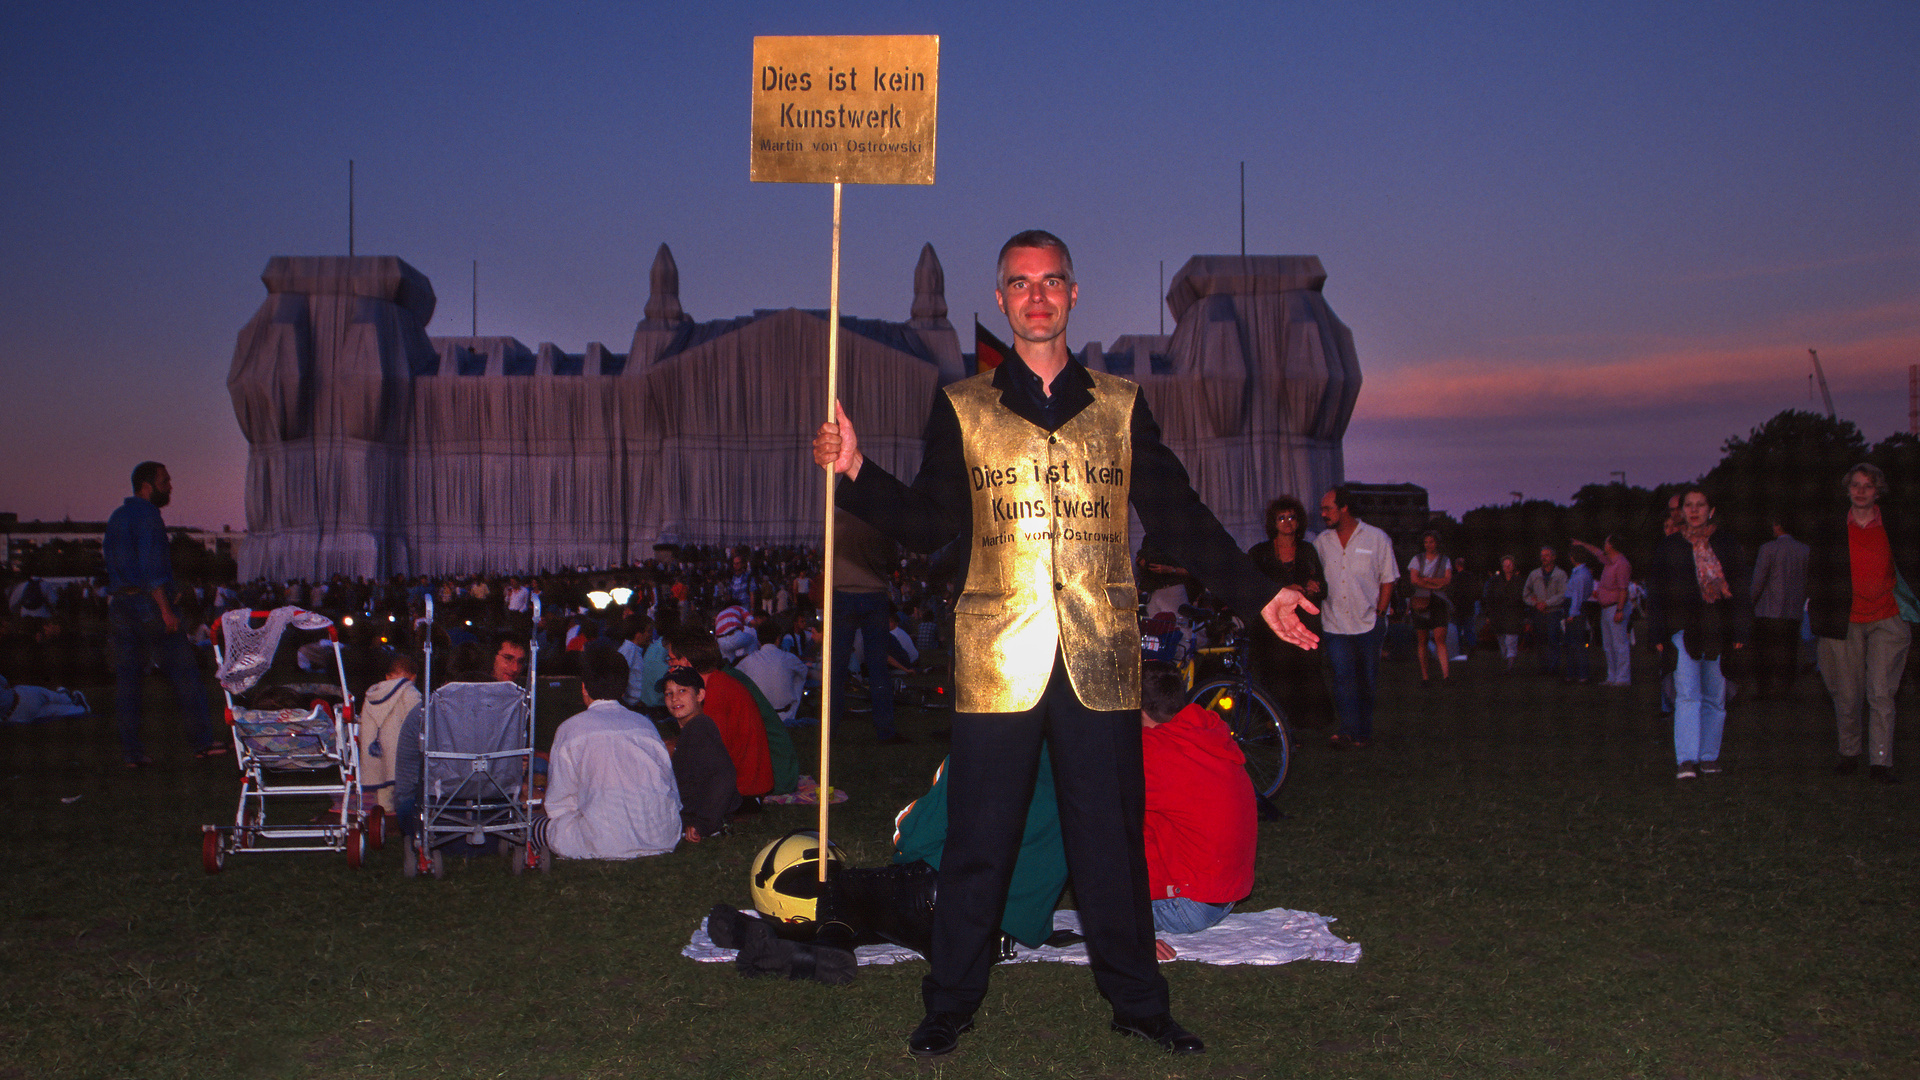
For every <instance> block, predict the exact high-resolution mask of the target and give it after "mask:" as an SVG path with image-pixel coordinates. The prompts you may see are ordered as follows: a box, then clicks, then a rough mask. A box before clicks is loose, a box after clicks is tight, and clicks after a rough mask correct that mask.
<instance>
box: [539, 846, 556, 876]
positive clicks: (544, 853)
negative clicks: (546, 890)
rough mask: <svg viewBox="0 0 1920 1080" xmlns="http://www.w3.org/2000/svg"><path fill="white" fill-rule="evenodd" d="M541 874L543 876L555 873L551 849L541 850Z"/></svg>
mask: <svg viewBox="0 0 1920 1080" xmlns="http://www.w3.org/2000/svg"><path fill="white" fill-rule="evenodd" d="M540 872H541V873H543V874H550V873H552V872H553V849H552V848H550V847H546V848H541V849H540Z"/></svg>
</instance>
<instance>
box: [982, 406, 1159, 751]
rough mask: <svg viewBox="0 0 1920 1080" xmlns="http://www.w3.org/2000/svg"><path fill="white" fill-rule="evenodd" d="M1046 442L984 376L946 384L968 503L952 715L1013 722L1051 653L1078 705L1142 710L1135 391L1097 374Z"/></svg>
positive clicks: (1028, 704) (1030, 702)
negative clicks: (1088, 397)
mask: <svg viewBox="0 0 1920 1080" xmlns="http://www.w3.org/2000/svg"><path fill="white" fill-rule="evenodd" d="M1090 374H1092V376H1093V384H1094V385H1093V404H1092V405H1090V406H1088V407H1087V408H1085V409H1083V410H1081V412H1080V415H1078V416H1076V417H1074V418H1073V419H1072V420H1069V421H1067V422H1066V424H1064V425H1062V426H1061V428H1060V430H1058V431H1056V432H1054V433H1053V434H1051V435H1049V434H1047V432H1045V431H1043V430H1041V429H1040V428H1038V427H1035V426H1034V425H1033V424H1031V423H1029V422H1028V421H1026V420H1023V419H1021V418H1020V417H1019V416H1016V415H1014V414H1013V413H1012V412H1011V411H1009V410H1008V409H1005V408H1003V407H1002V406H1001V404H1000V390H999V389H998V388H996V387H995V386H994V385H993V373H992V372H983V373H981V374H979V375H976V376H974V377H972V378H970V379H966V380H963V381H961V382H957V383H954V384H953V385H951V386H949V387H947V389H946V394H947V398H948V400H949V401H951V402H952V403H953V411H954V413H955V414H956V415H957V416H958V417H959V419H960V435H961V444H962V449H963V452H964V454H965V457H966V464H967V482H968V487H969V490H970V491H971V493H972V497H973V553H972V558H971V561H970V563H969V567H968V570H967V591H966V592H964V593H962V594H961V596H960V600H959V602H958V603H957V604H956V605H955V606H954V619H953V657H954V690H955V698H956V700H955V702H954V708H955V709H956V710H958V711H961V712H975V713H1008V712H1024V711H1025V710H1027V709H1031V708H1033V707H1034V706H1035V705H1036V704H1038V703H1039V701H1040V695H1041V693H1042V692H1044V691H1045V690H1046V687H1047V680H1048V679H1049V678H1050V677H1051V676H1052V674H1053V659H1054V654H1055V650H1056V649H1057V650H1058V651H1059V653H1060V655H1062V656H1063V657H1064V658H1065V660H1066V668H1067V676H1068V678H1069V680H1070V681H1071V682H1072V683H1073V691H1074V693H1075V694H1076V695H1078V696H1079V698H1080V702H1081V704H1083V705H1085V706H1086V707H1088V708H1089V709H1099V710H1127V711H1133V710H1137V709H1139V708H1140V623H1139V615H1138V611H1137V608H1138V604H1139V599H1138V597H1139V594H1138V592H1137V591H1136V589H1135V588H1134V583H1133V563H1132V560H1131V559H1130V558H1129V557H1128V545H1127V493H1128V484H1129V482H1130V480H1131V479H1132V478H1131V477H1130V476H1129V475H1128V473H1129V470H1130V469H1132V467H1133V439H1132V429H1131V426H1130V425H1131V421H1132V417H1133V401H1134V395H1135V394H1137V393H1139V388H1138V387H1137V386H1135V385H1134V384H1133V383H1131V382H1128V381H1127V380H1125V379H1122V378H1119V377H1117V376H1113V375H1107V374H1105V373H1103V372H1097V371H1096V372H1090Z"/></svg>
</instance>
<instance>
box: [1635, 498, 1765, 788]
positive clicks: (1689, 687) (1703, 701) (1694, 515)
mask: <svg viewBox="0 0 1920 1080" xmlns="http://www.w3.org/2000/svg"><path fill="white" fill-rule="evenodd" d="M1680 512H1681V525H1680V529H1679V531H1678V532H1673V533H1669V534H1667V535H1666V536H1665V537H1663V538H1661V540H1660V543H1659V544H1658V545H1656V546H1655V547H1654V549H1653V568H1652V571H1651V572H1650V573H1649V575H1648V577H1649V584H1650V586H1651V588H1652V591H1653V596H1654V598H1655V601H1656V602H1654V603H1652V604H1650V605H1648V613H1647V614H1648V621H1649V622H1650V623H1651V624H1652V625H1651V626H1650V627H1649V629H1650V630H1651V632H1652V637H1653V647H1654V648H1655V649H1656V650H1658V651H1660V652H1666V651H1667V650H1669V649H1671V650H1672V651H1673V658H1674V669H1673V690H1674V703H1673V755H1674V758H1675V760H1676V761H1678V762H1679V766H1678V771H1677V772H1676V773H1675V774H1674V775H1675V776H1676V777H1677V778H1679V779H1681V780H1692V779H1694V778H1695V777H1697V776H1700V775H1701V774H1703V773H1704V774H1708V775H1711V774H1714V773H1718V772H1719V771H1720V736H1721V733H1722V731H1723V730H1724V729H1725V727H1726V721H1727V680H1726V677H1725V676H1724V675H1722V674H1721V671H1720V660H1721V658H1722V657H1723V656H1724V655H1726V653H1727V651H1728V650H1730V649H1739V648H1742V647H1744V646H1745V645H1746V643H1747V639H1748V636H1749V635H1750V634H1751V633H1752V632H1753V601H1752V598H1751V596H1750V595H1749V592H1748V583H1749V581H1750V579H1751V573H1752V570H1751V566H1750V564H1749V563H1748V562H1747V558H1746V552H1745V551H1743V550H1742V549H1741V547H1740V545H1739V544H1738V543H1736V542H1735V541H1734V539H1733V536H1732V535H1731V534H1730V533H1729V532H1728V530H1726V529H1722V528H1720V527H1719V524H1718V523H1717V522H1715V521H1714V520H1713V516H1714V508H1713V502H1712V500H1711V499H1710V498H1709V496H1708V495H1707V492H1706V489H1704V488H1701V487H1689V488H1687V489H1686V490H1684V491H1682V492H1681V493H1680Z"/></svg>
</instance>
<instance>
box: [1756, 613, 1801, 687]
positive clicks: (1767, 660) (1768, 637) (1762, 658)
mask: <svg viewBox="0 0 1920 1080" xmlns="http://www.w3.org/2000/svg"><path fill="white" fill-rule="evenodd" d="M1753 651H1754V658H1753V669H1754V675H1755V681H1756V682H1758V683H1759V684H1760V687H1759V689H1760V693H1761V694H1763V695H1767V696H1780V695H1784V694H1790V693H1792V692H1793V678H1794V676H1795V675H1796V674H1798V669H1799V667H1800V620H1799V619H1768V618H1763V617H1761V616H1758V615H1756V616H1754V619H1753Z"/></svg>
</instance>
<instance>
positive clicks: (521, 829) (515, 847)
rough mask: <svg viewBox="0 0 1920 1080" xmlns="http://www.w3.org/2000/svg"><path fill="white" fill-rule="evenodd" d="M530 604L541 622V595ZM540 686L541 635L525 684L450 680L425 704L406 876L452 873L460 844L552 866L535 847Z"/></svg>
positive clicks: (510, 861) (517, 868)
mask: <svg viewBox="0 0 1920 1080" xmlns="http://www.w3.org/2000/svg"><path fill="white" fill-rule="evenodd" d="M531 599H532V613H533V623H534V626H535V627H538V626H539V624H540V598H539V597H538V596H537V595H536V596H534V597H532V598H531ZM433 607H434V605H433V598H432V597H431V596H429V597H428V598H427V633H426V649H425V654H426V663H425V664H424V665H423V666H424V668H425V677H426V681H427V685H428V686H432V685H433ZM539 684H540V638H539V635H538V634H537V633H536V634H534V635H533V640H532V642H531V644H530V647H529V653H528V663H527V685H526V686H525V687H522V686H520V685H519V684H517V683H506V682H450V683H447V684H446V685H444V686H440V687H438V688H435V689H434V690H433V691H432V692H431V693H429V694H428V695H427V698H426V701H425V702H424V703H423V705H422V707H421V723H420V768H421V773H422V775H421V783H420V804H419V822H418V824H417V825H416V826H415V827H414V830H413V832H412V833H411V834H409V835H408V836H407V838H406V850H405V855H404V856H403V858H402V860H401V864H400V866H401V872H402V873H404V874H405V875H406V876H407V877H416V876H418V875H420V874H422V873H427V874H432V875H433V876H434V877H436V878H437V877H443V876H445V875H446V853H447V849H448V848H449V847H451V846H452V845H455V844H461V843H464V844H467V845H471V846H475V847H478V846H484V845H486V844H488V843H489V842H491V843H493V844H494V845H496V847H497V849H498V850H499V852H500V854H502V855H504V856H506V859H507V868H508V870H509V871H510V872H511V873H513V874H514V875H516V876H517V875H519V874H521V873H523V872H525V871H526V869H527V868H528V867H530V866H532V867H538V868H539V869H541V870H547V869H550V868H551V867H552V865H553V856H552V854H551V853H549V852H548V851H546V850H545V849H541V850H538V851H536V850H535V849H534V845H533V844H532V842H531V841H532V836H533V807H532V803H531V794H532V784H533V776H534V762H533V759H534V746H533V714H534V691H533V689H532V688H533V687H536V686H538V685H539Z"/></svg>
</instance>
